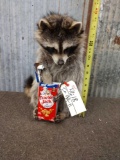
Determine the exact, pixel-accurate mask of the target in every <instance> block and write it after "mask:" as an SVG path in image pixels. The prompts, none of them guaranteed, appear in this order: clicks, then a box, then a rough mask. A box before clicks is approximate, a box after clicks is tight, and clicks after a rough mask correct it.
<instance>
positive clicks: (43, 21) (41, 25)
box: [37, 19, 50, 30]
mask: <svg viewBox="0 0 120 160" xmlns="http://www.w3.org/2000/svg"><path fill="white" fill-rule="evenodd" d="M37 26H38V29H42V30H45V29H46V28H50V24H49V22H48V21H47V20H46V19H41V20H40V21H39V22H38V24H37Z"/></svg>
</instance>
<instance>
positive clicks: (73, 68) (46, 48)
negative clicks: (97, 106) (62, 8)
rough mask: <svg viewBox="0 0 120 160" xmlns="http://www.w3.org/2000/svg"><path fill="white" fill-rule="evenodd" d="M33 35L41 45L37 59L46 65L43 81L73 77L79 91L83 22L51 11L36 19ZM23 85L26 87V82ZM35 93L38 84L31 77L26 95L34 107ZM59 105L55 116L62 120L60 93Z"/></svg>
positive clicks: (64, 112) (66, 113)
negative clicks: (36, 24)
mask: <svg viewBox="0 0 120 160" xmlns="http://www.w3.org/2000/svg"><path fill="white" fill-rule="evenodd" d="M35 38H36V40H37V41H38V43H39V44H40V47H39V49H38V51H37V59H36V62H37V63H40V64H43V65H44V67H45V70H44V71H43V72H42V78H43V82H44V83H52V82H64V81H66V82H68V81H70V80H73V81H74V82H75V83H76V85H77V87H78V90H79V92H80V93H81V91H82V82H83V74H84V52H85V40H86V36H85V34H84V33H83V27H82V23H80V22H77V21H75V20H74V19H73V18H71V17H69V16H67V15H60V14H54V13H52V14H49V15H47V16H46V17H44V18H43V19H41V20H40V21H39V22H38V30H37V31H36V33H35ZM26 88H28V87H27V85H26V87H25V89H26ZM37 92H38V83H37V82H36V80H34V81H33V83H32V87H31V88H30V90H29V94H28V95H29V97H31V104H32V105H33V106H34V108H35V109H36V107H37V103H38V97H37ZM60 95H61V93H60ZM58 108H59V113H58V116H57V118H58V119H60V120H62V119H64V118H66V117H68V116H69V111H68V108H67V106H66V102H65V100H64V98H63V96H60V98H59V99H58ZM34 113H35V112H34Z"/></svg>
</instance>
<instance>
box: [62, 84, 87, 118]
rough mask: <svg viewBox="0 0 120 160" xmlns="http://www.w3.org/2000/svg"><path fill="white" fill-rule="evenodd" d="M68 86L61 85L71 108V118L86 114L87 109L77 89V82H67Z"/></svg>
mask: <svg viewBox="0 0 120 160" xmlns="http://www.w3.org/2000/svg"><path fill="white" fill-rule="evenodd" d="M67 84H68V86H67V85H65V84H63V85H61V91H62V93H63V96H64V98H65V101H66V103H67V106H68V108H69V111H70V114H71V116H75V115H77V114H79V113H82V112H85V111H86V108H85V105H84V103H83V101H82V98H81V96H80V93H79V91H78V89H77V86H76V84H75V82H73V81H69V82H67Z"/></svg>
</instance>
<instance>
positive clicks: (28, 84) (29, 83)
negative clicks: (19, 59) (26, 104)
mask: <svg viewBox="0 0 120 160" xmlns="http://www.w3.org/2000/svg"><path fill="white" fill-rule="evenodd" d="M33 80H34V78H33V76H29V77H28V78H27V79H26V80H25V84H24V93H25V94H26V95H27V97H31V95H30V89H31V87H32V83H33Z"/></svg>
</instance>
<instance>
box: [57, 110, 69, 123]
mask: <svg viewBox="0 0 120 160" xmlns="http://www.w3.org/2000/svg"><path fill="white" fill-rule="evenodd" d="M67 117H69V115H68V113H65V112H61V113H59V114H58V115H56V118H55V122H56V123H59V122H61V121H63V120H64V119H65V118H67Z"/></svg>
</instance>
